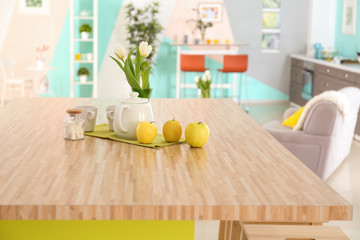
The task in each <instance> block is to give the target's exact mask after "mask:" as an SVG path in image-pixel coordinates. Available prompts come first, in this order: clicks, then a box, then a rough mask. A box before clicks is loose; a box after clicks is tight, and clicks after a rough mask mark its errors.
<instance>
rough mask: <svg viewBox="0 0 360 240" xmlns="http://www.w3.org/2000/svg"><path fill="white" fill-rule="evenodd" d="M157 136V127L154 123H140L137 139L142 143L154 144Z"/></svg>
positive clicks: (137, 129)
mask: <svg viewBox="0 0 360 240" xmlns="http://www.w3.org/2000/svg"><path fill="white" fill-rule="evenodd" d="M156 134H157V128H156V125H155V124H154V123H152V122H146V121H143V122H139V123H138V125H137V127H136V137H137V140H138V141H139V142H140V143H146V144H147V143H152V141H154V139H155V137H156Z"/></svg>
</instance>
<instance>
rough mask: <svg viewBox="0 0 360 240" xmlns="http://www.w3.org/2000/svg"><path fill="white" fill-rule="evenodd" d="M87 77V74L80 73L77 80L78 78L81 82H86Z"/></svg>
mask: <svg viewBox="0 0 360 240" xmlns="http://www.w3.org/2000/svg"><path fill="white" fill-rule="evenodd" d="M87 78H88V76H87V75H80V76H79V80H80V82H81V83H86V82H87Z"/></svg>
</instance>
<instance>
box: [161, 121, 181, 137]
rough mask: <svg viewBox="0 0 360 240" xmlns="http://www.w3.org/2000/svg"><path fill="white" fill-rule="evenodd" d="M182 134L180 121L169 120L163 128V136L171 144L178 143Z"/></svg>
mask: <svg viewBox="0 0 360 240" xmlns="http://www.w3.org/2000/svg"><path fill="white" fill-rule="evenodd" d="M181 134H182V127H181V124H180V122H179V121H178V120H175V118H174V119H173V120H169V121H167V122H166V123H165V124H164V126H163V135H164V138H165V141H167V142H169V143H171V142H178V141H179V140H180V138H181Z"/></svg>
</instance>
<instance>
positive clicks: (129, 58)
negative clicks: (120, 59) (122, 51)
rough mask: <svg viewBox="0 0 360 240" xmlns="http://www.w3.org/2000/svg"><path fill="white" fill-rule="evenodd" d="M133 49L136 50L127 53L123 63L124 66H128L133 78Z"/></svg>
mask: <svg viewBox="0 0 360 240" xmlns="http://www.w3.org/2000/svg"><path fill="white" fill-rule="evenodd" d="M135 49H136V48H134V49H132V50H131V51H130V52H129V54H128V56H127V58H126V61H125V65H126V64H128V66H129V68H130V70H131V72H132V74H133V76H135V70H134V65H133V62H132V60H131V54H132V53H133V52H134V50H135Z"/></svg>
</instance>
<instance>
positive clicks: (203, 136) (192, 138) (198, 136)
mask: <svg viewBox="0 0 360 240" xmlns="http://www.w3.org/2000/svg"><path fill="white" fill-rule="evenodd" d="M209 135H210V130H209V127H208V126H207V125H206V124H205V123H202V122H194V123H189V124H188V125H187V126H186V128H185V138H186V142H187V143H188V144H189V145H190V146H192V147H202V146H204V145H205V143H206V142H207V140H208V138H209Z"/></svg>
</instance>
